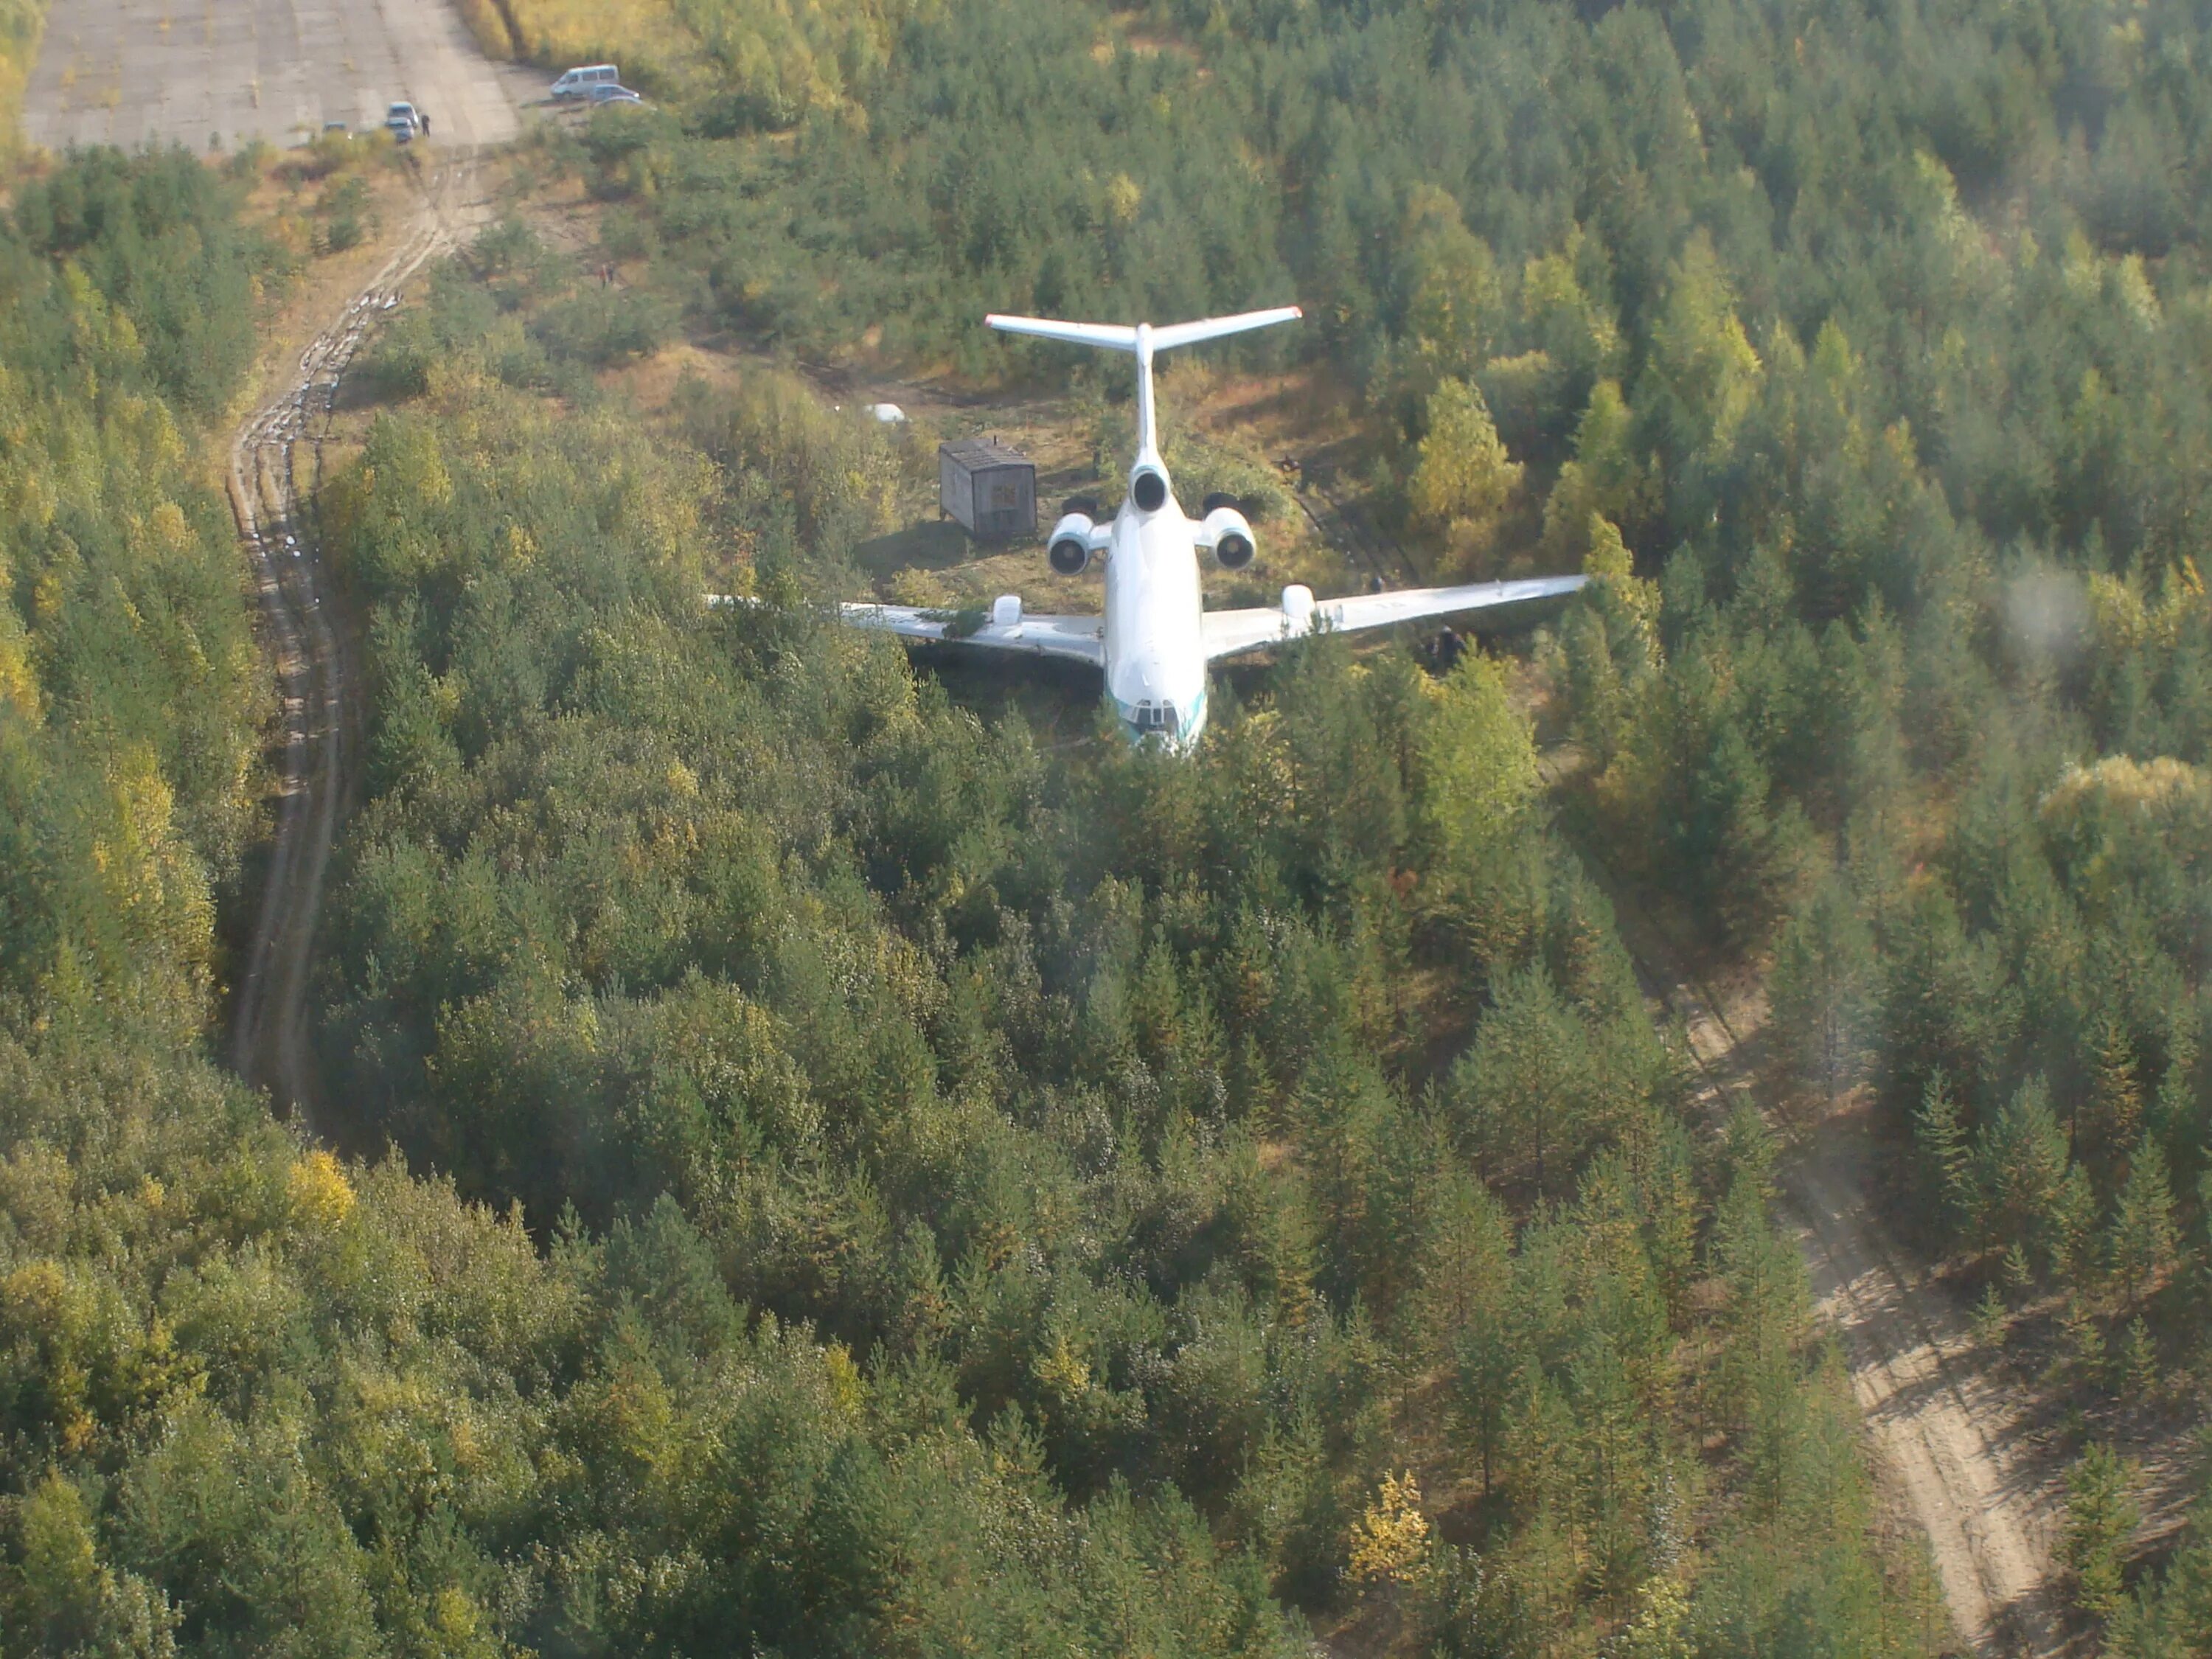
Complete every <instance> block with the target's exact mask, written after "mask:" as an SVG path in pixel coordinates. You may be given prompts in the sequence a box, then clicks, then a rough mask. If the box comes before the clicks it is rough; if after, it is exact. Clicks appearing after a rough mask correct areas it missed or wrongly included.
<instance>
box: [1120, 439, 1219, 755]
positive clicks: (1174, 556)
mask: <svg viewBox="0 0 2212 1659" xmlns="http://www.w3.org/2000/svg"><path fill="white" fill-rule="evenodd" d="M1148 468H1149V469H1150V470H1151V471H1154V472H1156V473H1158V475H1159V477H1161V478H1162V479H1163V480H1164V479H1165V477H1166V476H1167V474H1166V470H1165V469H1164V467H1162V466H1161V465H1160V463H1159V460H1158V457H1157V456H1153V455H1149V454H1147V455H1144V456H1140V457H1139V460H1138V465H1137V469H1136V471H1138V472H1142V471H1145V470H1146V469H1148ZM1165 495H1166V498H1165V500H1164V501H1162V502H1161V503H1160V505H1159V506H1158V507H1156V508H1154V509H1153V510H1152V511H1151V512H1149V513H1148V512H1146V511H1145V510H1144V509H1143V508H1142V507H1139V506H1138V505H1137V499H1136V496H1137V492H1136V491H1135V490H1132V491H1131V492H1130V493H1129V495H1128V496H1127V498H1126V499H1125V500H1124V501H1122V503H1121V512H1120V513H1116V514H1115V519H1114V532H1113V539H1112V541H1111V542H1110V543H1109V545H1108V550H1107V555H1106V641H1105V644H1106V699H1107V701H1108V702H1109V703H1111V704H1112V705H1113V708H1114V714H1115V718H1116V719H1118V720H1120V721H1121V727H1122V729H1123V731H1125V732H1127V733H1128V735H1129V736H1130V737H1132V738H1138V739H1142V738H1149V737H1157V738H1159V739H1160V740H1161V741H1162V742H1164V743H1165V744H1168V745H1169V746H1170V748H1176V749H1183V748H1188V746H1189V745H1191V744H1194V743H1196V742H1197V741H1198V738H1199V734H1200V732H1203V731H1204V730H1205V729H1206V713H1207V710H1206V638H1205V631H1204V630H1205V623H1204V622H1203V620H1202V617H1203V616H1204V611H1205V602H1204V598H1203V595H1202V594H1201V592H1200V586H1199V578H1198V548H1197V544H1196V541H1195V538H1194V526H1193V525H1192V524H1191V522H1190V520H1188V518H1186V517H1185V516H1184V515H1183V510H1182V506H1181V505H1180V504H1179V503H1178V502H1177V501H1176V498H1175V492H1174V491H1173V490H1172V489H1169V490H1167V491H1166V492H1165Z"/></svg>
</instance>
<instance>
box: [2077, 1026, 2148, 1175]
mask: <svg viewBox="0 0 2212 1659" xmlns="http://www.w3.org/2000/svg"><path fill="white" fill-rule="evenodd" d="M2090 1079H2091V1081H2090V1088H2089V1110H2088V1113H2087V1121H2086V1122H2077V1123H2076V1125H2075V1130H2076V1142H2077V1146H2076V1156H2078V1157H2080V1158H2081V1159H2082V1160H2083V1161H2084V1162H2085V1163H2088V1164H2093V1165H2094V1166H2096V1167H2098V1168H2100V1169H2102V1170H2107V1171H2110V1170H2113V1169H2114V1168H2115V1166H2117V1164H2118V1161H2119V1158H2120V1155H2121V1153H2122V1152H2123V1151H2124V1149H2125V1148H2127V1147H2130V1146H2134V1145H2135V1142H2136V1131H2137V1129H2138V1127H2140V1126H2141V1124H2142V1085H2140V1084H2139V1083H2138V1082H2137V1081H2136V1056H2135V1045H2134V1044H2133V1043H2131V1042H2129V1040H2128V1034H2127V1029H2126V1028H2125V1027H2124V1025H2122V1024H2120V1022H2119V1021H2118V1019H2116V1018H2112V1017H2110V1016H2109V1015H2108V1016H2107V1017H2106V1018H2105V1019H2104V1020H2103V1021H2102V1022H2101V1023H2100V1025H2099V1026H2098V1030H2097V1048H2096V1054H2095V1058H2094V1060H2093V1062H2092V1064H2091V1070H2090Z"/></svg>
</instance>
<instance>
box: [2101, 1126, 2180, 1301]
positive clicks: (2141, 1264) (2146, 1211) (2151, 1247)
mask: <svg viewBox="0 0 2212 1659" xmlns="http://www.w3.org/2000/svg"><path fill="white" fill-rule="evenodd" d="M2175 1242H2176V1239H2175V1233H2174V1227H2173V1191H2172V1187H2171V1186H2170V1185H2169V1184H2168V1182H2167V1181H2166V1153H2165V1152H2164V1150H2163V1149H2162V1148H2161V1147H2160V1146H2159V1144H2158V1142H2157V1141H2155V1140H2154V1139H2151V1138H2150V1137H2148V1135H2146V1136H2145V1137H2144V1138H2143V1139H2142V1144H2141V1145H2139V1146H2137V1147H2136V1153H2135V1158H2134V1159H2133V1161H2132V1163H2131V1164H2130V1168H2129V1170H2128V1178H2127V1181H2126V1183H2125V1184H2124V1185H2123V1186H2122V1187H2121V1188H2120V1198H2119V1203H2118V1205H2117V1206H2115V1207H2114V1209H2113V1212H2112V1225H2111V1227H2110V1229H2109V1230H2108V1231H2106V1235H2105V1260H2106V1265H2107V1266H2108V1267H2110V1268H2111V1269H2112V1276H2113V1277H2114V1278H2115V1279H2118V1280H2119V1282H2120V1285H2121V1286H2122V1288H2123V1289H2124V1291H2126V1293H2127V1299H2128V1305H2129V1306H2130V1307H2137V1306H2140V1305H2141V1304H2142V1294H2143V1289H2144V1286H2145V1285H2146V1284H2147V1283H2148V1282H2149V1281H2151V1280H2154V1279H2157V1278H2158V1277H2159V1275H2160V1274H2161V1273H2164V1272H2165V1271H2166V1268H2167V1267H2170V1266H2172V1261H2173V1252H2174V1247H2175Z"/></svg>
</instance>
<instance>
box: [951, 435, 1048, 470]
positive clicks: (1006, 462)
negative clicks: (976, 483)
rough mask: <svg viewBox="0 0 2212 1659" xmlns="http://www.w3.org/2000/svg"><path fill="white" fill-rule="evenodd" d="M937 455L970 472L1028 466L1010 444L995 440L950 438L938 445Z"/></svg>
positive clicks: (1029, 461) (1019, 452) (1018, 451)
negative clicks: (990, 468) (1001, 467)
mask: <svg viewBox="0 0 2212 1659" xmlns="http://www.w3.org/2000/svg"><path fill="white" fill-rule="evenodd" d="M937 453H939V454H940V455H944V456H947V457H949V458H950V459H953V460H956V461H957V462H959V463H960V465H962V466H963V467H965V468H966V469H967V470H968V471H970V472H980V471H982V470H983V469H984V468H986V467H991V466H1030V465H1035V463H1034V462H1032V461H1031V460H1030V458H1029V457H1028V456H1026V455H1024V454H1023V453H1022V452H1021V451H1020V450H1018V449H1016V448H1015V447H1013V446H1012V444H1002V443H1000V442H999V441H998V440H996V439H995V438H952V439H948V440H947V441H945V442H944V443H941V444H939V445H938V447H937Z"/></svg>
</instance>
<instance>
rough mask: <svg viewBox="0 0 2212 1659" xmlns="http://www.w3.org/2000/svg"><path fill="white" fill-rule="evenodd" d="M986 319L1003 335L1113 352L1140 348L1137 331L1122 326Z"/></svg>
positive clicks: (1016, 318) (1022, 319) (1014, 318)
mask: <svg viewBox="0 0 2212 1659" xmlns="http://www.w3.org/2000/svg"><path fill="white" fill-rule="evenodd" d="M983 320H984V321H985V322H986V323H987V324H988V325H990V326H991V327H993V328H995V329H997V330H999V331H1000V332H1001V333H1004V334H1034V335H1036V336H1037V337H1038V338H1040V339H1045V340H1065V341H1066V342H1067V343H1069V344H1070V345H1087V346H1104V347H1105V348H1107V349H1109V350H1110V351H1134V350H1135V349H1137V331H1136V330H1135V329H1133V328H1124V327H1123V326H1121V325H1120V324H1119V323H1055V322H1054V321H1053V320H1052V319H1050V318H1048V317H1001V316H999V315H998V314H997V313H993V314H992V315H990V316H988V317H986V318H985V319H983Z"/></svg>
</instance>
